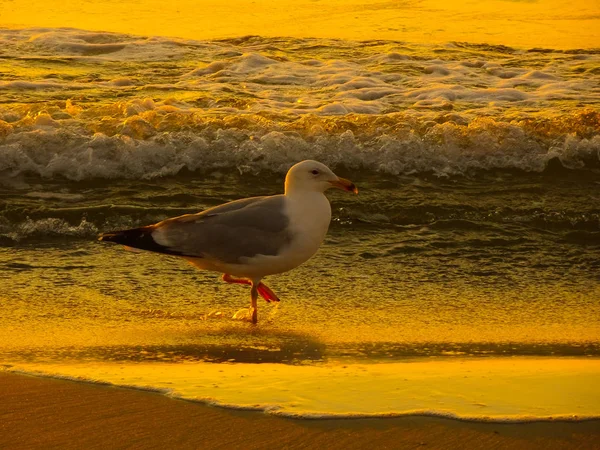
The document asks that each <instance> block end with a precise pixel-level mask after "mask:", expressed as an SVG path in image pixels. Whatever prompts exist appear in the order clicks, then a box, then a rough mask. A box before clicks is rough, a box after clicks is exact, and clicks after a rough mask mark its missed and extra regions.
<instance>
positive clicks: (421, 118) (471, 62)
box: [0, 28, 600, 180]
mask: <svg viewBox="0 0 600 450" xmlns="http://www.w3.org/2000/svg"><path fill="white" fill-rule="evenodd" d="M0 41H2V42H3V43H4V48H3V51H4V55H5V57H10V58H14V59H15V60H17V61H18V60H19V58H33V59H36V58H37V59H40V60H42V61H45V63H44V64H47V65H50V66H51V68H52V70H50V69H48V70H49V71H48V72H44V71H40V72H31V73H30V72H28V71H27V70H23V71H21V72H18V73H17V72H15V73H17V75H14V77H15V78H14V79H5V80H3V81H1V82H0V91H1V92H2V94H3V95H5V96H7V97H10V96H12V97H13V98H19V99H20V101H19V105H16V104H10V103H4V104H2V105H1V106H0V171H5V172H7V173H10V174H13V175H14V174H20V173H35V174H38V175H41V176H44V177H55V176H63V177H66V178H69V179H73V180H83V179H88V178H120V177H123V178H152V177H158V176H165V175H173V174H176V173H178V172H179V171H180V170H182V169H189V170H198V169H200V170H212V169H214V168H223V167H229V168H232V169H233V168H238V169H239V170H241V171H260V170H276V171H280V170H285V169H282V168H284V167H285V168H287V166H289V165H290V164H291V163H292V162H294V161H296V159H297V158H307V157H313V158H319V159H322V160H324V161H325V162H327V163H329V164H332V165H334V166H335V165H337V164H339V163H340V162H342V161H343V162H344V164H345V165H346V166H348V167H352V168H362V169H368V170H376V171H382V172H387V173H393V174H399V173H414V172H418V171H429V172H433V173H436V174H438V175H440V176H446V175H452V174H464V173H466V172H468V171H470V170H480V169H481V170H485V169H493V168H503V169H520V170H527V171H540V170H543V169H544V167H545V166H546V164H547V162H548V161H549V160H550V159H552V158H554V157H558V158H559V159H560V160H561V162H562V163H563V164H564V165H565V166H567V167H578V168H581V167H583V166H585V165H586V164H591V165H593V164H597V161H598V151H599V149H598V136H599V135H600V131H599V130H598V129H597V126H595V125H594V123H595V122H594V120H593V119H592V118H588V119H586V117H587V116H586V114H588V115H589V114H592V115H594V114H596V115H597V114H598V105H600V93H599V92H598V90H597V89H596V86H597V85H598V83H599V82H600V73H598V72H597V70H595V69H594V68H595V67H597V65H598V63H599V62H600V55H597V54H593V53H590V54H587V55H565V54H564V53H560V52H554V53H553V52H549V53H543V54H538V53H535V52H532V53H526V52H513V53H512V54H510V58H507V50H506V49H500V50H495V49H494V48H493V47H489V48H488V47H485V46H473V47H469V46H468V45H466V44H461V45H460V46H458V45H448V46H446V47H445V48H440V47H439V46H430V45H426V44H421V45H416V44H402V45H400V44H399V43H393V42H385V41H382V42H380V43H371V44H370V45H368V46H365V45H364V44H360V43H356V42H346V41H330V40H326V41H325V40H316V39H312V40H311V39H307V40H298V39H293V40H289V42H288V40H286V39H285V38H277V39H265V38H256V37H255V38H248V39H239V40H232V41H226V40H225V41H212V42H211V41H192V40H185V39H173V38H159V37H154V38H152V37H141V36H131V35H126V34H117V33H102V32H86V31H82V30H75V29H47V28H40V29H27V30H17V31H15V30H0ZM64 58H68V60H69V61H70V63H69V67H70V68H73V67H74V68H76V69H78V71H80V72H81V75H77V76H73V75H72V73H71V72H69V71H65V73H62V72H61V71H63V70H64V67H65V65H64ZM56 61H60V63H57V64H54V63H55V62H56ZM90 61H91V62H93V63H94V64H95V65H94V71H93V72H90V69H89V67H90V66H89V64H90ZM96 63H98V64H96ZM104 63H107V64H104ZM148 63H152V64H153V66H152V70H151V71H148ZM76 72H77V71H76ZM133 74H135V75H133ZM115 92H118V93H119V96H121V97H119V99H118V100H115ZM69 97H72V98H71V99H70V100H67V101H65V100H64V99H65V98H69ZM581 105H586V106H585V108H589V109H585V108H584V107H582V106H581ZM586 121H587V122H586ZM588 122H589V123H588ZM596 125H597V124H596ZM574 148H576V149H577V150H574Z"/></svg>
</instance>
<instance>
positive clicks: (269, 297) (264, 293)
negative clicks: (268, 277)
mask: <svg viewBox="0 0 600 450" xmlns="http://www.w3.org/2000/svg"><path fill="white" fill-rule="evenodd" d="M223 281H225V282H226V283H235V284H248V285H251V284H252V282H251V281H250V280H246V279H245V278H234V277H232V276H231V275H229V274H228V273H225V274H223ZM257 290H258V294H259V295H260V296H261V297H262V298H264V299H265V300H266V301H267V303H271V302H278V301H279V298H278V297H277V296H276V295H275V293H274V292H273V291H272V290H271V289H270V288H269V286H267V285H266V284H264V283H263V282H260V283H259V284H258V287H257Z"/></svg>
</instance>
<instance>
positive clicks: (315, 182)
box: [285, 160, 358, 194]
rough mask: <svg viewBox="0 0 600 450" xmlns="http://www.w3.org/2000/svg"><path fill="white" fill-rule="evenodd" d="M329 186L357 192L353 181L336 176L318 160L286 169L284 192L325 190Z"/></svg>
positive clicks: (304, 162)
mask: <svg viewBox="0 0 600 450" xmlns="http://www.w3.org/2000/svg"><path fill="white" fill-rule="evenodd" d="M329 188H338V189H342V190H344V191H348V192H354V193H355V194H358V189H357V188H356V186H355V185H354V183H352V182H351V181H350V180H346V179H345V178H341V177H338V176H337V175H336V174H335V173H333V172H332V171H331V169H330V168H329V167H327V166H326V165H325V164H322V163H320V162H318V161H312V160H306V161H302V162H299V163H298V164H296V165H294V166H292V168H291V169H290V170H288V173H287V176H286V177H285V192H286V194H288V193H291V192H300V191H304V192H306V191H312V192H325V191H326V190H327V189H329Z"/></svg>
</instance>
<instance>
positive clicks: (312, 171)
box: [310, 169, 319, 175]
mask: <svg viewBox="0 0 600 450" xmlns="http://www.w3.org/2000/svg"><path fill="white" fill-rule="evenodd" d="M310 173H312V174H313V175H319V171H318V170H317V169H313V170H311V171H310Z"/></svg>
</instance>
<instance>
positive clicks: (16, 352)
mask: <svg viewBox="0 0 600 450" xmlns="http://www.w3.org/2000/svg"><path fill="white" fill-rule="evenodd" d="M0 49H1V50H0V58H1V59H2V69H3V71H2V72H1V73H0V285H1V287H2V293H0V304H1V307H0V311H1V313H0V363H2V364H4V366H5V367H6V368H7V369H10V370H16V371H27V372H36V373H45V374H55V375H61V376H67V377H76V378H82V379H86V380H95V381H100V382H108V383H113V384H119V385H128V386H136V387H143V388H146V389H154V390H158V391H160V392H165V393H168V394H169V395H174V396H179V397H184V398H187V399H200V400H201V401H208V402H213V403H215V404H219V405H226V406H230V407H239V408H246V409H248V408H249V409H262V410H265V411H267V412H270V413H277V414H284V415H290V416H294V417H329V416H334V417H350V416H353V417H354V416H361V417H362V416H389V415H405V414H415V413H419V414H423V413H426V414H432V415H448V416H450V417H459V418H469V419H473V420H542V419H544V420H545V419H548V418H563V419H564V418H569V419H573V420H575V419H577V418H591V417H598V416H600V410H599V409H598V405H600V392H599V391H598V389H597V388H596V387H595V385H596V383H595V382H594V381H593V380H594V379H596V380H597V375H598V374H599V373H600V369H599V363H598V357H599V356H600V107H599V105H600V51H598V50H593V49H572V50H551V49H540V48H533V49H515V48H511V47H508V46H504V45H486V44H467V43H463V42H449V43H446V44H435V43H420V44H416V43H408V42H401V41H391V40H369V41H346V40H340V39H324V38H322V39H316V38H312V39H311V38H277V37H259V36H246V37H240V38H232V39H216V40H204V41H202V40H192V39H183V38H170V37H144V36H137V35H128V34H119V33H110V32H92V31H82V30H77V29H67V28H29V29H0ZM303 159H317V160H319V161H321V162H323V163H325V164H327V165H328V166H329V167H331V168H332V169H333V170H334V171H335V172H336V173H337V174H338V175H340V176H344V177H346V178H349V179H351V180H352V181H353V182H354V183H355V184H356V185H357V186H358V188H359V191H360V193H359V195H358V196H351V195H347V194H345V193H341V192H331V193H330V194H328V195H329V198H330V200H331V204H332V211H333V220H332V224H331V227H330V230H329V234H328V237H327V239H326V241H325V243H324V245H323V246H322V248H321V250H320V251H319V253H318V254H317V255H316V256H315V257H314V258H313V259H311V260H310V261H309V262H307V263H306V264H304V265H303V266H301V267H299V268H297V269H295V270H293V271H291V272H288V273H285V274H282V275H278V276H273V277H270V278H268V279H267V280H266V282H267V284H268V285H269V286H270V287H271V288H272V289H273V290H274V291H275V292H276V293H277V295H278V296H279V297H280V298H281V299H282V301H281V303H280V304H275V305H274V304H265V303H263V304H259V324H258V326H252V325H251V324H249V323H247V322H244V321H240V320H235V319H233V318H232V317H233V315H234V314H235V313H236V312H237V311H238V310H240V309H242V308H245V307H247V304H248V293H249V292H248V289H247V287H241V286H236V285H227V284H224V283H222V282H221V281H220V279H219V275H218V274H215V273H210V272H201V271H198V270H196V269H194V268H193V267H192V266H190V265H188V264H187V263H185V262H184V261H182V260H179V259H177V258H175V257H165V256H162V255H156V254H151V253H144V252H141V253H139V252H130V251H126V250H124V249H123V248H120V247H117V246H113V245H107V244H106V243H100V242H97V241H96V237H97V235H98V234H99V233H101V232H106V231H111V230H115V229H122V228H131V227H136V226H141V225H147V224H151V223H154V222H157V221H160V220H163V219H165V218H167V217H172V216H176V215H181V214H185V213H190V212H198V211H201V210H203V209H205V208H208V207H211V206H214V205H218V204H220V203H223V202H226V201H230V200H234V199H237V198H242V197H248V196H254V195H271V194H276V193H281V192H282V190H283V178H284V176H285V173H286V171H287V169H288V168H289V167H290V166H291V165H293V164H294V163H296V162H298V161H300V160H303ZM524 374H525V375H524ZM557 374H558V375H557ZM468 377H471V378H469V379H468V380H467V381H465V378H468ZM515 377H517V378H518V377H520V378H518V379H519V380H520V381H519V382H518V383H516V384H517V385H519V386H520V387H519V389H518V390H515V383H514V382H511V380H512V381H514V380H515V379H517V378H515ZM373 380H377V382H375V383H374V382H373ZM407 381H409V382H408V383H406V382H407ZM486 383H487V384H486ZM433 386H435V388H433ZM561 386H562V388H561ZM565 386H569V389H572V391H571V392H573V395H571V396H570V398H567V397H569V396H566V395H564V396H562V397H560V398H558V397H557V396H556V395H554V394H551V392H556V391H560V390H561V389H563V391H564V389H565V388H564V387H565ZM536 389H537V391H536ZM349 392H352V393H353V394H352V395H348V393H349ZM524 392H529V393H531V395H524V394H523V393H524ZM535 392H537V394H534V393H535ZM480 397H481V398H480ZM407 399H408V400H407ZM482 405H483V406H482Z"/></svg>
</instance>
